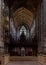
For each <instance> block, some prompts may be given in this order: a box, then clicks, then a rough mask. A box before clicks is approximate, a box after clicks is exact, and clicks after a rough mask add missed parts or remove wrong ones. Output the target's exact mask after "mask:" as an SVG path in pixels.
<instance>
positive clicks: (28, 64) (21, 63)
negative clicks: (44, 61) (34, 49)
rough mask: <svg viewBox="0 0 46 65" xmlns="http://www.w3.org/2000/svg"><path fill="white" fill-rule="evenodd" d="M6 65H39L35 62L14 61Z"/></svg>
mask: <svg viewBox="0 0 46 65" xmlns="http://www.w3.org/2000/svg"><path fill="white" fill-rule="evenodd" d="M7 65H41V64H40V63H39V62H37V61H14V62H10V63H8V64H7Z"/></svg>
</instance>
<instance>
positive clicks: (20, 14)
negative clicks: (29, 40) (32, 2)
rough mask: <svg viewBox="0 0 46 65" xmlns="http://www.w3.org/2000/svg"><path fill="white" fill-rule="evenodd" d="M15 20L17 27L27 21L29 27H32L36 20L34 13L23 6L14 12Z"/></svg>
mask: <svg viewBox="0 0 46 65" xmlns="http://www.w3.org/2000/svg"><path fill="white" fill-rule="evenodd" d="M13 20H14V23H15V26H16V27H18V26H19V25H20V24H22V23H26V24H28V26H29V27H31V25H32V23H33V20H34V15H33V13H32V12H31V11H29V10H28V9H26V8H24V7H21V8H19V9H17V10H16V11H15V12H14V13H13Z"/></svg>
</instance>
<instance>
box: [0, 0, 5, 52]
mask: <svg viewBox="0 0 46 65" xmlns="http://www.w3.org/2000/svg"><path fill="white" fill-rule="evenodd" d="M3 50H4V43H3V37H2V0H0V52H3Z"/></svg>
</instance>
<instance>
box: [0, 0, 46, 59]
mask: <svg viewBox="0 0 46 65" xmlns="http://www.w3.org/2000/svg"><path fill="white" fill-rule="evenodd" d="M1 9H2V22H1V23H2V30H1V31H2V33H1V34H2V38H3V48H4V51H3V54H8V55H9V57H10V58H12V57H19V58H20V57H24V58H25V59H26V58H27V57H37V58H38V57H39V55H41V56H42V55H46V43H45V42H46V41H45V40H46V39H45V37H46V34H45V22H44V21H45V20H44V19H45V18H44V19H43V17H44V16H43V14H45V13H44V10H45V9H44V6H43V0H2V8H1ZM43 9H44V10H43ZM1 48H2V47H1ZM41 56H40V57H41ZM12 59H14V58H12ZM12 59H11V60H12ZM22 59H23V58H21V60H22ZM28 60H29V58H28Z"/></svg>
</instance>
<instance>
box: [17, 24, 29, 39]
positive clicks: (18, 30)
mask: <svg viewBox="0 0 46 65" xmlns="http://www.w3.org/2000/svg"><path fill="white" fill-rule="evenodd" d="M22 26H24V27H25V28H26V38H27V39H29V26H28V25H27V24H25V23H22V24H20V25H19V26H18V29H17V39H19V37H20V29H21V27H22Z"/></svg>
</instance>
